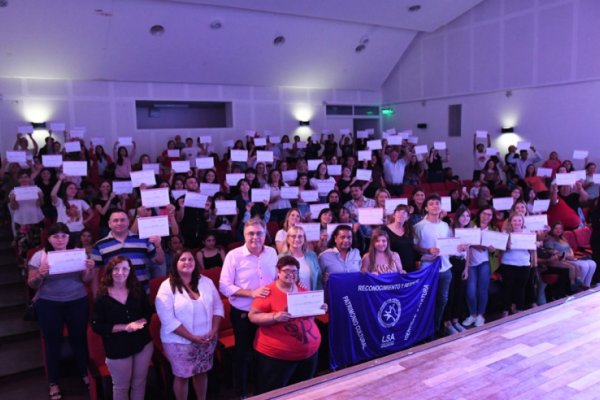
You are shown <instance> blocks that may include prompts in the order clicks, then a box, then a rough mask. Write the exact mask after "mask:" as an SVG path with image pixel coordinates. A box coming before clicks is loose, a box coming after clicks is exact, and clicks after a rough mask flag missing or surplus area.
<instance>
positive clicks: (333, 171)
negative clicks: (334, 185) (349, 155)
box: [327, 165, 342, 176]
mask: <svg viewBox="0 0 600 400" xmlns="http://www.w3.org/2000/svg"><path fill="white" fill-rule="evenodd" d="M327 173H328V174H329V175H332V176H339V175H342V166H341V165H328V166H327Z"/></svg>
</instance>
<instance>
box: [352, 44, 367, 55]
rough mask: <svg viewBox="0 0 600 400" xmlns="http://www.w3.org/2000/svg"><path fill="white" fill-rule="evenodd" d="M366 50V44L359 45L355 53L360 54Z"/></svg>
mask: <svg viewBox="0 0 600 400" xmlns="http://www.w3.org/2000/svg"><path fill="white" fill-rule="evenodd" d="M366 48H367V46H365V45H364V44H359V45H358V46H356V48H355V49H354V51H355V52H357V53H360V52H361V51H363V50H364V49H366Z"/></svg>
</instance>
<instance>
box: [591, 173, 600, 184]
mask: <svg viewBox="0 0 600 400" xmlns="http://www.w3.org/2000/svg"><path fill="white" fill-rule="evenodd" d="M592 182H594V183H600V174H594V175H593V176H592Z"/></svg>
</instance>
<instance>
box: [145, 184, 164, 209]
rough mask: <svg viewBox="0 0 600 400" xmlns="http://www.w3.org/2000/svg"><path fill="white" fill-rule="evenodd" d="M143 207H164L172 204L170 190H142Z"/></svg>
mask: <svg viewBox="0 0 600 400" xmlns="http://www.w3.org/2000/svg"><path fill="white" fill-rule="evenodd" d="M141 194H142V205H143V206H144V207H146V208H153V207H164V206H166V205H169V204H170V199H169V188H166V187H164V188H158V189H147V190H142V191H141Z"/></svg>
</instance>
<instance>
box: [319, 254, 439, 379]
mask: <svg viewBox="0 0 600 400" xmlns="http://www.w3.org/2000/svg"><path fill="white" fill-rule="evenodd" d="M439 269H440V259H439V258H438V259H437V260H436V261H435V262H434V263H433V264H431V265H430V266H428V267H425V268H423V269H421V270H419V271H415V272H412V273H410V274H402V275H400V274H383V275H373V274H363V273H359V272H356V273H348V274H331V275H330V276H329V281H328V292H329V296H328V298H329V357H330V366H331V368H332V369H334V370H336V369H339V368H344V367H346V366H349V365H351V364H356V363H359V362H361V361H366V360H370V359H373V358H377V357H381V356H384V355H387V354H390V353H394V352H397V351H400V350H402V349H405V348H407V347H410V346H412V345H413V344H415V343H417V342H419V341H421V340H422V339H425V338H426V337H429V336H432V335H433V313H434V309H435V293H436V290H437V281H438V273H439Z"/></svg>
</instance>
